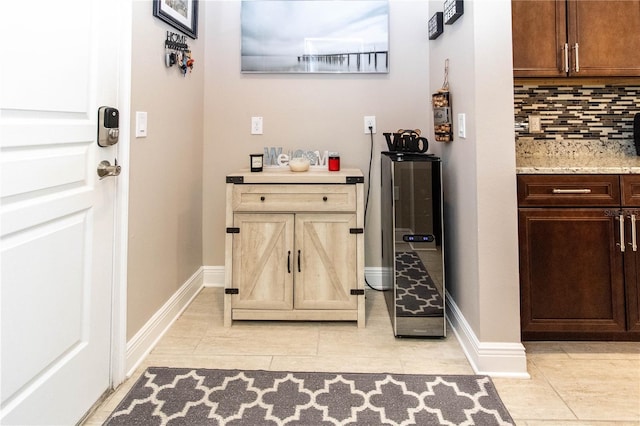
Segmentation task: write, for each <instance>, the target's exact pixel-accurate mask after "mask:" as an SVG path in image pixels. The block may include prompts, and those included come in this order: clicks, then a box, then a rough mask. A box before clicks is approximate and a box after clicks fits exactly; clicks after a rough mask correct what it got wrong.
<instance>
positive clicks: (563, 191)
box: [551, 188, 591, 194]
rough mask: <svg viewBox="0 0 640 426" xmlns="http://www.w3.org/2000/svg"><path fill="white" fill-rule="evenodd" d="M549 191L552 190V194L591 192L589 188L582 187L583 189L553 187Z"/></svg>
mask: <svg viewBox="0 0 640 426" xmlns="http://www.w3.org/2000/svg"><path fill="white" fill-rule="evenodd" d="M551 192H553V193H554V194H591V190H590V189H589V188H584V189H560V188H553V189H552V190H551Z"/></svg>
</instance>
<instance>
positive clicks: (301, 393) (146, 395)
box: [105, 367, 514, 426]
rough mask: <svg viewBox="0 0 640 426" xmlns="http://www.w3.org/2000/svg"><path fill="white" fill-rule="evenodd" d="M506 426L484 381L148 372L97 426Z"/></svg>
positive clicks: (489, 384)
mask: <svg viewBox="0 0 640 426" xmlns="http://www.w3.org/2000/svg"><path fill="white" fill-rule="evenodd" d="M383 424H384V425H456V426H458V425H483V426H490V425H514V422H513V419H512V418H511V416H510V415H509V412H508V411H507V409H506V408H505V407H504V405H503V404H502V401H501V400H500V397H499V396H498V393H497V392H496V390H495V387H494V386H493V383H492V382H491V379H490V378H489V377H487V376H446V375H445V376H434V375H406V374H360V373H358V374H347V373H341V374H337V373H298V372H295V373H292V372H271V371H261V370H260V371H241V370H210V369H197V370H194V369H188V368H165V367H152V368H149V369H147V371H145V373H144V374H143V375H142V376H141V377H140V379H139V380H138V381H137V382H136V383H135V384H134V386H133V388H132V389H131V391H130V392H129V393H128V394H127V396H126V397H125V398H124V400H123V401H122V402H121V403H120V404H119V405H118V407H117V408H116V409H115V411H114V412H113V413H112V414H111V416H110V417H109V418H108V419H107V421H106V422H105V425H109V426H115V425H128V426H131V425H145V426H147V425H198V426H200V425H247V426H248V425H251V426H255V425H261V426H262V425H307V426H309V425H383Z"/></svg>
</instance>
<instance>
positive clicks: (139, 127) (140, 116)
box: [136, 111, 147, 138]
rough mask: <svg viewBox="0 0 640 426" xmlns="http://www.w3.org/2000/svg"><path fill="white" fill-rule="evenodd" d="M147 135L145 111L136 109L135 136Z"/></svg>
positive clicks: (144, 136) (142, 136)
mask: <svg viewBox="0 0 640 426" xmlns="http://www.w3.org/2000/svg"><path fill="white" fill-rule="evenodd" d="M146 137H147V113H146V112H145V111H136V138H146Z"/></svg>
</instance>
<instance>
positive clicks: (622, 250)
mask: <svg viewBox="0 0 640 426" xmlns="http://www.w3.org/2000/svg"><path fill="white" fill-rule="evenodd" d="M619 218H620V251H621V252H622V253H624V215H623V214H622V213H620V216H619Z"/></svg>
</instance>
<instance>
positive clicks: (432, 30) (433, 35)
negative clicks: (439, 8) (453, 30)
mask: <svg viewBox="0 0 640 426" xmlns="http://www.w3.org/2000/svg"><path fill="white" fill-rule="evenodd" d="M442 15H443V13H442V12H436V13H434V14H433V16H432V17H431V19H429V40H435V39H437V38H438V37H440V34H442V32H443V31H444V25H443V18H442Z"/></svg>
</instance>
